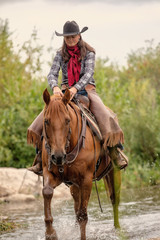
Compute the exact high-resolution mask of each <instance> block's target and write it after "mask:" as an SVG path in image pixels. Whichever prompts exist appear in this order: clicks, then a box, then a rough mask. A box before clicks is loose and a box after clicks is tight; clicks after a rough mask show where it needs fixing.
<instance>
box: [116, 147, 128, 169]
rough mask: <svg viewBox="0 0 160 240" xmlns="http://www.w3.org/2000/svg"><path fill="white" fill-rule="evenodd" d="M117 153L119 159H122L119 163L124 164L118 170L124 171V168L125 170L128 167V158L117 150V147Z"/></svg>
mask: <svg viewBox="0 0 160 240" xmlns="http://www.w3.org/2000/svg"><path fill="white" fill-rule="evenodd" d="M117 152H118V153H119V154H120V155H121V157H122V160H121V161H123V162H124V164H122V165H121V166H120V169H124V168H126V167H127V166H128V162H129V161H128V157H127V156H126V155H125V154H124V153H123V152H122V150H121V149H120V148H118V147H117Z"/></svg>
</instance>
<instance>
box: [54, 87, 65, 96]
mask: <svg viewBox="0 0 160 240" xmlns="http://www.w3.org/2000/svg"><path fill="white" fill-rule="evenodd" d="M53 94H54V95H60V96H63V93H62V91H61V89H60V88H59V87H54V88H53Z"/></svg>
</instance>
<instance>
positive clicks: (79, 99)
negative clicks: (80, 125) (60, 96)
mask: <svg viewBox="0 0 160 240" xmlns="http://www.w3.org/2000/svg"><path fill="white" fill-rule="evenodd" d="M73 101H74V102H75V103H76V105H77V106H78V107H79V108H80V110H81V112H82V113H83V114H84V116H85V117H86V121H87V125H88V126H89V128H90V129H91V130H92V132H93V134H94V136H97V137H98V139H99V140H100V141H102V134H101V132H100V129H99V126H98V124H97V121H96V119H95V117H94V115H93V114H92V112H91V111H90V110H89V107H90V100H89V98H88V97H87V96H84V95H81V94H76V96H75V97H74V99H73Z"/></svg>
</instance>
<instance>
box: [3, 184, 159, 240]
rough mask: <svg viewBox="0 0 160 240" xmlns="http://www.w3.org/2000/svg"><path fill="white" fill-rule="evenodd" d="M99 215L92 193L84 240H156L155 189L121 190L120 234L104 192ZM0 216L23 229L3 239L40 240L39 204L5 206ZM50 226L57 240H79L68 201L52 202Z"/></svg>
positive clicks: (41, 231) (77, 228)
mask: <svg viewBox="0 0 160 240" xmlns="http://www.w3.org/2000/svg"><path fill="white" fill-rule="evenodd" d="M100 199H101V204H102V208H103V213H101V211H100V209H99V205H98V200H97V197H96V194H95V193H92V195H91V199H90V203H89V207H88V216H89V221H88V224H87V240H128V239H131V240H148V239H151V238H157V239H158V238H159V239H160V190H159V187H152V188H146V189H140V190H138V189H136V190H123V191H122V194H121V203H120V207H119V213H120V224H121V231H118V230H115V229H114V227H113V211H112V205H111V203H110V201H109V199H108V198H107V197H106V193H105V192H103V193H101V194H100ZM0 212H1V215H4V216H5V215H7V216H9V217H10V218H11V219H12V220H13V221H16V222H18V223H20V224H23V226H24V227H22V228H19V229H16V230H15V231H13V232H8V233H5V234H2V235H0V239H7V240H13V239H14V240H20V239H21V240H31V239H32V240H44V239H45V238H44V232H45V227H44V216H43V201H42V200H37V201H36V203H34V204H33V203H32V204H31V203H28V204H27V205H21V204H20V205H18V206H17V205H13V204H12V205H11V204H5V205H1V206H0ZM52 212H53V217H54V227H55V229H56V231H57V235H58V237H59V240H79V227H77V226H76V225H75V214H74V209H73V201H72V200H67V201H65V200H53V202H52Z"/></svg>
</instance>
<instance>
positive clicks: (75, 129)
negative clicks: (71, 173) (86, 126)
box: [69, 105, 82, 150]
mask: <svg viewBox="0 0 160 240" xmlns="http://www.w3.org/2000/svg"><path fill="white" fill-rule="evenodd" d="M73 107H74V109H75V110H76V112H77V114H76V113H75V110H74V109H73V108H72V107H69V114H70V118H71V122H70V127H71V138H70V150H72V149H73V148H74V147H75V145H76V144H77V141H78V139H79V136H80V133H81V127H82V123H81V115H80V111H79V109H78V108H77V106H75V105H73ZM77 116H78V117H77ZM78 119H79V120H78Z"/></svg>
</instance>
